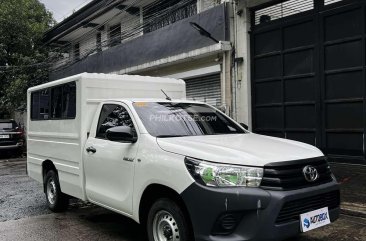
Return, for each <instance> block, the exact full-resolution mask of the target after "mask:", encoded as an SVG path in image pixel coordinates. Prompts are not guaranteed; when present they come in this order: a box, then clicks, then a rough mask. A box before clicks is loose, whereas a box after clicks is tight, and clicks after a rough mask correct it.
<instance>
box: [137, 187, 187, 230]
mask: <svg viewBox="0 0 366 241" xmlns="http://www.w3.org/2000/svg"><path fill="white" fill-rule="evenodd" d="M160 198H169V199H171V200H173V201H174V202H176V203H177V204H178V205H179V206H180V207H181V208H182V211H183V213H184V215H185V217H186V218H187V222H188V223H189V225H190V228H191V230H193V229H192V222H191V217H190V215H189V212H188V209H187V207H186V205H185V203H184V200H183V198H182V197H181V195H180V194H179V193H178V192H176V191H175V190H174V189H172V188H170V187H168V186H165V185H162V184H156V183H155V184H150V185H148V186H147V187H146V188H145V190H144V192H143V193H142V195H141V198H140V203H139V209H138V210H139V213H138V218H139V222H140V224H142V225H144V226H145V225H146V221H147V216H148V213H149V210H150V208H151V206H152V205H153V204H154V202H155V201H156V200H158V199H160Z"/></svg>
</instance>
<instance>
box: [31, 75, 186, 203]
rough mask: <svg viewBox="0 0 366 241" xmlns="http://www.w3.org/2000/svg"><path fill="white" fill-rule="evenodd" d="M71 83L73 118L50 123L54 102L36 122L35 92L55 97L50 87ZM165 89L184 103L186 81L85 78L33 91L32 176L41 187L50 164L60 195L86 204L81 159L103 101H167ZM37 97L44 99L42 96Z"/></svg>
mask: <svg viewBox="0 0 366 241" xmlns="http://www.w3.org/2000/svg"><path fill="white" fill-rule="evenodd" d="M68 83H75V85H76V93H75V94H76V95H75V96H76V106H75V107H76V112H75V117H74V118H73V117H72V118H68V117H65V118H62V117H60V118H52V115H53V114H54V113H52V112H55V110H52V103H48V106H49V111H48V113H46V115H43V116H42V117H43V119H39V118H37V119H33V118H32V111H33V110H32V109H31V106H32V105H31V93H36V92H37V91H44V90H45V89H47V90H48V92H49V93H51V91H52V88H57V87H62V86H63V85H65V84H68ZM161 90H163V91H164V92H165V93H168V94H169V97H171V98H173V99H182V100H184V99H185V98H186V92H185V83H184V81H183V80H177V79H169V78H158V77H146V76H132V75H112V74H89V73H83V74H79V75H76V76H72V77H68V78H65V79H61V80H57V81H53V82H50V83H46V84H43V85H39V86H37V87H34V88H30V89H29V90H28V111H27V113H28V138H27V141H28V151H27V162H28V174H29V176H30V177H32V178H34V179H36V180H37V181H39V182H41V183H43V178H44V176H43V173H41V172H42V163H43V162H44V161H45V160H52V162H53V164H54V165H55V166H56V168H57V170H58V175H59V180H60V184H61V186H62V189H63V190H62V191H63V192H64V193H67V194H69V195H72V196H74V197H77V198H80V199H82V200H86V196H85V190H84V177H83V162H82V160H83V159H82V155H83V148H84V146H85V142H86V140H87V137H88V133H89V132H90V128H91V124H92V121H93V119H94V115H95V112H96V109H97V107H98V105H99V104H100V103H101V102H103V101H105V100H115V99H121V98H123V99H129V98H134V99H136V98H141V99H147V98H157V99H164V98H165V96H164V94H163V92H162V91H161ZM37 97H38V96H37ZM39 98H40V99H42V93H40V95H39ZM52 101H53V100H51V102H52ZM55 101H57V100H55ZM45 108H47V107H45ZM54 108H57V106H55V107H54Z"/></svg>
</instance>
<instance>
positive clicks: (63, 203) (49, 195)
mask: <svg viewBox="0 0 366 241" xmlns="http://www.w3.org/2000/svg"><path fill="white" fill-rule="evenodd" d="M44 183H45V193H46V199H47V204H48V208H49V209H50V210H51V211H53V212H61V211H64V210H66V209H67V206H68V204H69V199H68V198H67V196H66V195H65V194H64V193H62V192H61V188H60V182H59V180H58V175H57V174H56V172H55V171H53V170H51V171H49V172H47V174H46V176H45V179H44Z"/></svg>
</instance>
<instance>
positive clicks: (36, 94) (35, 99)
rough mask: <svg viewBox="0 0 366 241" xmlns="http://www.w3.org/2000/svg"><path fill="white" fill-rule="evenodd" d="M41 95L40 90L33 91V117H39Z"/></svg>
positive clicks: (33, 118) (34, 118)
mask: <svg viewBox="0 0 366 241" xmlns="http://www.w3.org/2000/svg"><path fill="white" fill-rule="evenodd" d="M39 95H40V92H39V91H37V92H33V93H32V95H31V119H32V120H37V119H39Z"/></svg>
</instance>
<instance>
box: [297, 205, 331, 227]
mask: <svg viewBox="0 0 366 241" xmlns="http://www.w3.org/2000/svg"><path fill="white" fill-rule="evenodd" d="M328 224H330V218H329V211H328V208H327V207H326V208H321V209H318V210H315V211H311V212H308V213H303V214H300V227H301V231H302V232H307V231H310V230H313V229H316V228H320V227H323V226H325V225H328Z"/></svg>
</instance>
